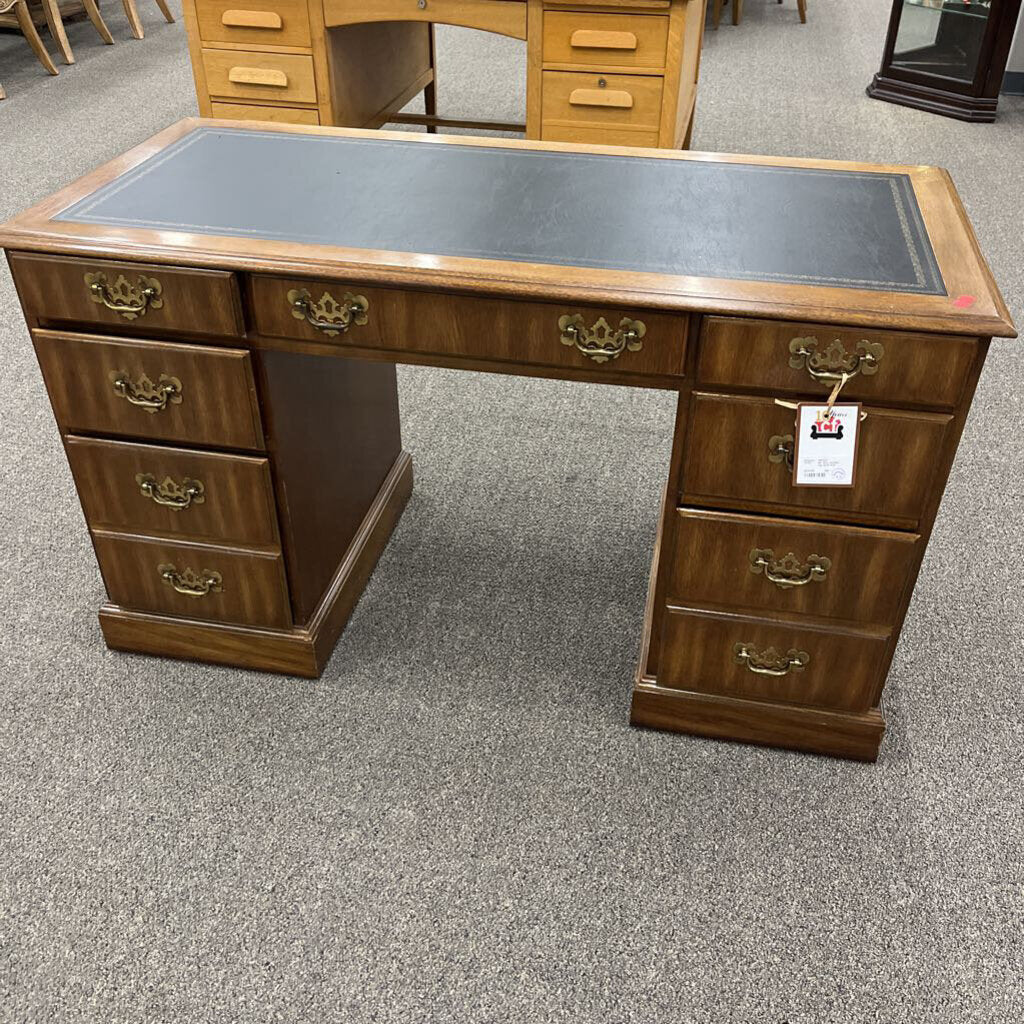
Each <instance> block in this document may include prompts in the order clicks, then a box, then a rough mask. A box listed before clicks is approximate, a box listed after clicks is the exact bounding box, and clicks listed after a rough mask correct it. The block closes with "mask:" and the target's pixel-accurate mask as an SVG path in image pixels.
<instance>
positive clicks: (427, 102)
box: [423, 23, 437, 135]
mask: <svg viewBox="0 0 1024 1024" xmlns="http://www.w3.org/2000/svg"><path fill="white" fill-rule="evenodd" d="M436 58H437V47H436V44H435V40H434V25H433V23H431V25H430V70H431V72H432V73H433V75H434V77H433V78H432V79H431V81H430V85H428V86H427V87H426V88H425V89H424V90H423V110H424V112H425V113H426V114H427V115H428V116H429V117H437V59H436ZM427 134H429V135H436V134H437V125H436V124H428V125H427Z"/></svg>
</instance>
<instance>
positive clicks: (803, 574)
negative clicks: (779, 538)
mask: <svg viewBox="0 0 1024 1024" xmlns="http://www.w3.org/2000/svg"><path fill="white" fill-rule="evenodd" d="M831 568H832V559H830V558H825V557H824V556H822V555H808V556H807V561H806V562H803V563H801V561H800V559H798V558H797V557H796V555H794V554H793V552H792V551H790V552H789V554H788V555H784V556H783V557H782V558H778V559H777V558H776V557H775V552H774V551H773V550H772V549H771V548H754V550H753V551H751V552H750V571H751V572H752V573H754V574H755V575H760V574H761V573H764V576H765V579H767V580H770V581H771V582H772V583H774V584H775V586H777V587H778V588H779V589H780V590H789V588H790V587H803V586H806V585H807V584H808V583H820V582H822V581H823V580H824V579H825V577H826V576H827V575H828V571H829V569H831Z"/></svg>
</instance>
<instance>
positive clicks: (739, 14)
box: [711, 0, 807, 29]
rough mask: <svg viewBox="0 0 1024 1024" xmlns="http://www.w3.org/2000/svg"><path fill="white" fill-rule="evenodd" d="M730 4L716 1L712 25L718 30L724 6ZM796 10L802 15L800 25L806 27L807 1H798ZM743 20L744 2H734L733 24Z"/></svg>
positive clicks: (712, 11)
mask: <svg viewBox="0 0 1024 1024" xmlns="http://www.w3.org/2000/svg"><path fill="white" fill-rule="evenodd" d="M723 2H726V3H727V2H728V0H715V6H714V7H713V8H712V10H711V24H712V26H713V27H714V28H716V29H717V28H718V23H719V21H721V20H722V4H723ZM776 2H777V3H780V4H781V3H782V0H776ZM796 9H797V11H798V12H799V14H800V24H801V25H804V24H806V23H807V0H796ZM742 18H743V0H732V23H733V24H734V25H738V24H739V23H740V21H741V20H742Z"/></svg>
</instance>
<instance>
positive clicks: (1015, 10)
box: [867, 0, 1021, 121]
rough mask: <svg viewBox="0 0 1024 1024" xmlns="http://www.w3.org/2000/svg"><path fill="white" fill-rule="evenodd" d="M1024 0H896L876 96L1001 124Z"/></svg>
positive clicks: (874, 91)
mask: <svg viewBox="0 0 1024 1024" xmlns="http://www.w3.org/2000/svg"><path fill="white" fill-rule="evenodd" d="M1020 7H1021V0H894V3H893V7H892V17H891V18H890V19H889V32H888V35H887V36H886V40H885V52H884V53H883V55H882V67H881V69H880V70H879V72H878V74H877V75H875V77H874V78H873V79H872V81H871V84H870V85H869V86H868V90H867V92H868V95H869V96H873V97H874V98H875V99H879V100H888V101H889V102H890V103H901V104H903V105H904V106H908V107H918V108H919V109H921V110H929V111H931V112H932V113H935V114H945V115H946V116H947V117H956V118H959V119H960V120H962V121H994V120H995V117H996V106H997V104H998V102H999V87H1000V86H1001V85H1002V82H1003V73H1004V71H1005V70H1006V61H1007V58H1008V56H1009V53H1010V43H1011V42H1012V40H1013V31H1014V27H1015V26H1016V24H1017V16H1018V15H1019V14H1020Z"/></svg>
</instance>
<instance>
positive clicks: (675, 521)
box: [0, 121, 1014, 759]
mask: <svg viewBox="0 0 1024 1024" xmlns="http://www.w3.org/2000/svg"><path fill="white" fill-rule="evenodd" d="M399 179H400V180H401V187H399ZM524 195H527V196H529V197H530V202H529V203H526V202H523V201H522V197H523V196H524ZM511 210H515V213H516V215H515V216H514V217H512V216H509V212H510V211H511ZM553 225H554V227H553ZM0 244H3V245H4V246H5V247H6V249H7V250H8V256H9V260H10V265H11V269H12V271H13V274H14V279H15V282H16V284H17V288H18V293H19V295H20V298H21V302H22V305H23V308H24V312H25V317H26V319H27V322H28V326H29V328H30V330H31V334H32V340H33V342H34V344H35V347H36V351H37V354H38V357H39V362H40V366H41V367H42V371H43V375H44V377H45V380H46V385H47V388H48V390H49V395H50V399H51V401H52V404H53V408H54V413H55V416H56V418H57V422H58V424H59V426H60V429H61V433H62V436H63V438H64V443H65V446H66V449H67V454H68V458H69V460H70V463H71V467H72V471H73V473H74V477H75V481H76V484H77V486H78V492H79V495H80V497H81V500H82V504H83V508H84V510H85V515H86V518H87V520H88V522H89V526H90V529H91V531H92V537H93V541H94V544H95V548H96V554H97V557H98V559H99V563H100V568H101V570H102V573H103V578H104V581H105V583H106V587H107V592H108V594H109V597H110V603H109V604H107V605H105V606H104V607H103V609H102V610H101V612H100V622H101V625H102V628H103V633H104V636H105V638H106V641H107V643H108V644H109V645H110V646H111V647H114V648H119V649H123V650H129V651H142V652H147V653H150V654H161V655H168V656H171V657H177V658H195V659H202V660H209V661H216V662H223V663H227V664H230V665H238V666H246V667H253V668H259V669H266V670H271V671H278V672H289V673H295V674H298V675H307V676H315V675H317V674H318V673H319V672H320V671H321V669H322V668H323V666H324V664H325V662H326V659H327V657H328V656H329V654H330V652H331V649H332V647H333V645H334V643H335V640H336V639H337V637H338V635H339V633H340V631H341V629H342V628H343V626H344V623H345V620H346V618H347V616H348V614H349V612H350V611H351V609H352V607H353V606H354V604H355V602H356V601H357V599H358V597H359V594H360V592H361V590H362V588H363V585H364V583H365V581H366V579H367V577H368V575H369V573H370V572H371V571H372V568H373V565H374V563H375V561H376V559H377V557H378V555H379V554H380V552H381V550H382V548H383V547H384V545H385V544H386V542H387V539H388V536H389V534H390V531H391V529H392V527H393V526H394V523H395V522H396V520H397V518H398V516H399V514H400V513H401V510H402V506H403V503H404V502H405V500H406V498H407V497H408V495H409V493H410V489H411V487H412V469H411V463H410V460H409V456H408V455H407V454H405V453H404V452H403V451H402V446H401V439H400V429H399V412H398V399H397V391H396V380H395V368H394V364H395V363H396V362H411V363H426V364H430V365H437V366H450V367H463V368H467V369H474V370H490V371H494V372H499V373H518V374H530V375H534V376H543V377H557V378H563V379H568V380H584V381H603V382H608V383H614V384H619V385H627V386H633V387H656V388H667V389H669V390H672V391H675V392H676V393H678V395H679V404H678V417H677V420H676V426H675V432H674V443H673V448H672V456H671V462H670V464H669V466H668V467H667V473H666V488H665V499H664V506H663V509H662V511H661V526H660V530H659V536H658V542H657V546H656V549H655V553H654V564H653V569H652V573H651V585H650V594H649V600H648V605H647V613H646V620H645V626H644V635H643V646H642V654H641V658H640V667H639V672H638V675H637V678H636V682H635V689H634V693H633V711H632V719H633V721H634V722H636V723H640V724H643V725H653V726H658V727H663V728H668V729H676V730H681V731H688V732H695V733H702V734H704V735H709V736H717V737H725V738H730V739H740V740H748V741H752V742H758V743H770V744H778V745H783V746H791V747H796V748H800V749H804V750H812V751H819V752H824V753H830V754H838V755H843V756H849V757H857V758H865V759H871V758H874V756H875V754H876V752H877V749H878V745H879V742H880V741H881V737H882V732H883V721H882V715H881V712H880V710H879V698H880V695H881V691H882V685H883V683H884V681H885V677H886V674H887V672H888V668H889V663H890V661H891V659H892V655H893V651H894V648H895V645H896V641H897V638H898V636H899V632H900V628H901V626H902V623H903V618H904V615H905V614H906V610H907V606H908V603H909V601H910V597H911V593H912V591H913V587H914V581H915V579H916V576H917V572H918V568H919V566H920V563H921V558H922V557H923V555H924V550H925V545H926V544H927V542H928V538H929V535H930V533H931V529H932V524H933V522H934V520H935V514H936V512H937V510H938V506H939V501H940V498H941V496H942V491H943V488H944V486H945V483H946V478H947V475H948V473H949V470H950V466H951V464H952V461H953V456H954V454H955V452H956V448H957V444H958V441H959V438H960V433H961V429H962V427H963V424H964V419H965V417H966V415H967V410H968V406H969V405H970V402H971V398H972V395H973V393H974V388H975V384H976V382H977V380H978V375H979V373H980V372H981V368H982V363H983V361H984V358H985V353H986V350H987V347H988V343H989V339H990V337H991V336H993V335H1000V336H1007V337H1009V336H1013V334H1014V328H1013V325H1012V323H1011V322H1010V319H1009V316H1008V314H1007V311H1006V308H1005V306H1004V304H1003V301H1002V299H1001V298H1000V296H999V292H998V290H997V289H996V286H995V284H994V283H993V281H992V278H991V276H990V274H989V271H988V268H987V267H986V265H985V262H984V260H983V259H982V257H981V254H980V253H979V251H978V245H977V242H976V240H975V238H974V235H973V233H972V231H971V228H970V226H969V224H968V222H967V218H966V215H965V214H964V211H963V208H962V206H961V205H960V201H959V199H958V197H957V195H956V192H955V191H954V189H953V186H952V184H951V182H950V180H949V178H948V176H947V175H946V174H945V172H943V171H941V170H937V169H935V168H927V167H907V168H901V167H875V166H865V165H857V164H839V163H822V162H815V161H810V160H780V159H772V158H768V157H740V156H736V157H732V156H730V157H724V156H715V157H712V156H702V155H698V154H693V155H683V154H671V153H652V152H650V151H638V152H636V153H627V152H626V151H624V150H615V149H604V150H601V149H597V148H589V149H588V148H584V147H574V146H567V145H552V146H546V145H543V144H540V143H527V142H509V141H504V140H500V141H499V140H483V139H466V138H459V139H444V138H441V137H432V136H409V135H402V134H400V133H375V132H358V131H346V130H341V129H315V128H314V129H301V128H295V127H289V128H283V129H281V130H279V131H256V130H252V129H246V127H245V125H244V123H242V122H224V123H222V124H219V125H218V124H216V123H213V122H204V121H191V122H182V123H180V124H178V125H175V126H174V127H172V128H169V129H167V130H166V131H165V132H163V133H161V134H160V135H158V136H157V137H156V138H154V139H153V140H151V141H150V142H147V143H146V144H144V145H142V146H140V147H138V148H137V149H135V150H133V151H132V152H130V153H128V154H127V155H125V156H123V157H121V158H120V159H118V160H115V161H113V162H112V163H110V164H108V165H107V166H106V167H103V168H101V169H99V170H98V171H96V172H94V173H93V174H91V175H89V176H88V177H86V178H84V179H82V180H81V181H79V182H77V183H75V184H73V185H71V186H69V187H68V188H65V189H64V190H63V191H61V192H59V193H58V194H56V195H55V196H53V197H52V198H50V199H48V200H46V201H45V202H43V203H41V204H40V205H38V206H36V207H34V208H33V209H32V210H29V211H28V212H26V213H24V214H22V215H21V216H19V217H17V218H16V219H15V220H13V221H12V222H10V223H9V224H8V225H6V226H5V227H3V228H0ZM844 372H845V373H846V374H847V375H848V378H849V379H848V382H847V383H846V386H845V389H844V391H843V397H844V398H850V399H856V400H858V401H861V402H863V405H864V410H865V412H866V414H867V415H866V419H865V420H864V421H863V423H862V424H861V426H860V431H861V434H860V442H859V443H860V449H859V455H858V468H857V478H856V481H855V485H854V486H853V487H850V488H802V487H795V486H793V484H792V482H791V474H790V472H789V471H788V470H787V466H786V459H787V456H788V455H789V454H790V453H791V449H792V443H793V432H794V412H793V410H792V408H790V407H787V406H785V405H780V404H778V402H777V401H776V400H777V399H778V400H783V401H792V400H798V399H805V400H808V401H812V402H814V401H821V400H822V399H823V398H824V396H825V395H826V394H827V393H828V392H829V391H830V390H831V388H832V387H833V382H834V380H835V379H836V378H837V377H839V376H840V375H841V374H842V373H844ZM617 525H618V528H620V529H629V524H628V523H622V524H617ZM978 526H979V529H983V528H984V524H978ZM594 543H595V544H596V545H597V544H601V545H603V544H614V543H615V532H614V531H611V532H609V533H607V534H602V535H601V536H598V537H595V538H594ZM581 568H583V567H581ZM794 652H802V656H801V657H799V658H794V657H793V654H794ZM967 656H969V655H968V652H965V657H967ZM625 682H626V681H625V680H624V681H623V683H624V685H625ZM950 685H951V686H952V685H955V683H954V682H953V681H952V680H951V681H950Z"/></svg>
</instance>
